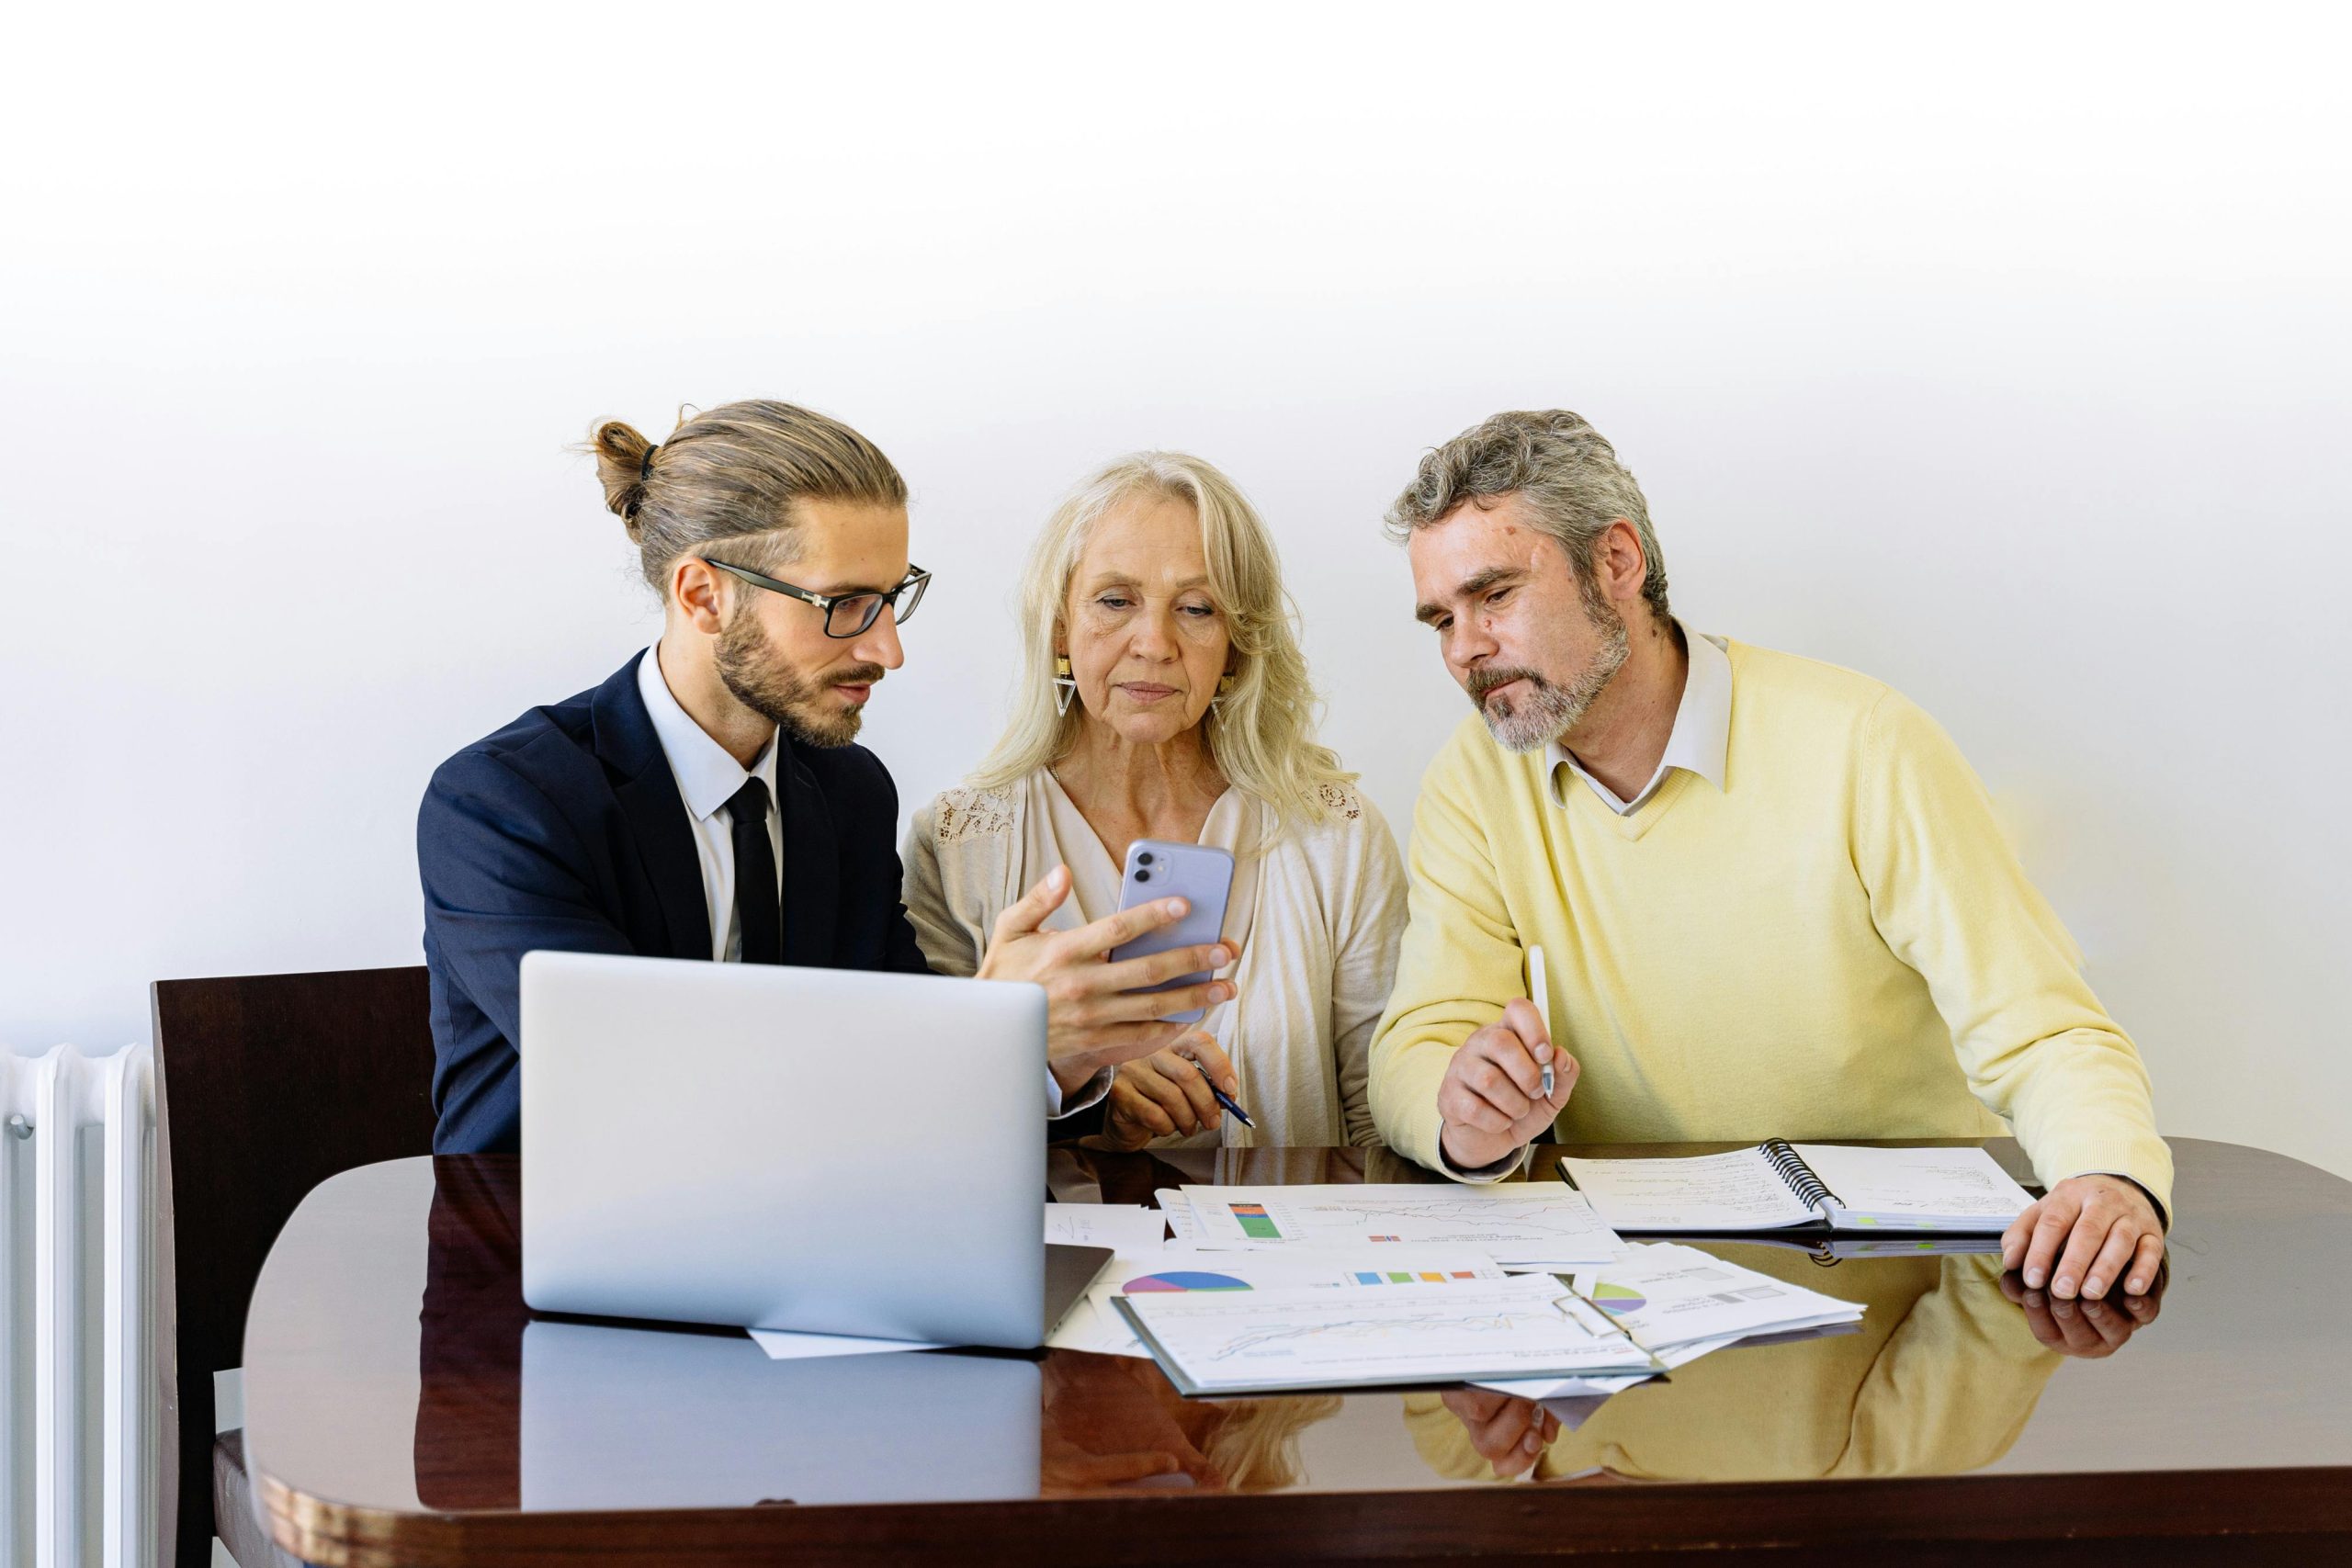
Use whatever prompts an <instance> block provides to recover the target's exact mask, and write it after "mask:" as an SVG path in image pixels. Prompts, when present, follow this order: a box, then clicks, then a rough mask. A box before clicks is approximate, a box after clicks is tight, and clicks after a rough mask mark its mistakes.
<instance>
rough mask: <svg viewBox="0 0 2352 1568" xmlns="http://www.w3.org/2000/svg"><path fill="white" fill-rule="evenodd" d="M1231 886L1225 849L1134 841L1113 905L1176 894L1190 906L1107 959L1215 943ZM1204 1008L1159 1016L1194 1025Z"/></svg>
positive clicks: (1168, 985) (1185, 980) (1176, 983)
mask: <svg viewBox="0 0 2352 1568" xmlns="http://www.w3.org/2000/svg"><path fill="white" fill-rule="evenodd" d="M1232 890H1233V856H1232V855H1230V854H1228V853H1227V852H1225V851H1223V850H1220V849H1217V848H1216V847H1215V846H1213V845H1209V844H1171V843H1169V842H1167V841H1166V840H1160V839H1137V840H1136V841H1135V842H1134V843H1132V844H1129V845H1128V846H1127V866H1126V870H1125V872H1124V873H1122V874H1121V875H1120V877H1119V908H1122V909H1132V908H1135V907H1136V905H1138V904H1148V903H1149V902H1150V901H1151V900H1152V899H1154V898H1166V897H1170V896H1171V895H1172V896H1174V897H1181V898H1182V899H1183V900H1184V901H1185V902H1186V903H1187V904H1189V905H1190V906H1191V908H1189V909H1187V910H1186V912H1185V915H1184V918H1183V919H1181V920H1178V921H1177V922H1176V923H1175V924H1174V925H1172V926H1162V927H1160V928H1159V930H1158V931H1147V932H1145V933H1144V934H1143V935H1142V936H1139V937H1137V938H1136V940H1135V941H1133V942H1125V943H1123V944H1121V945H1120V946H1117V947H1114V948H1113V949H1112V950H1111V953H1110V957H1111V959H1112V961H1113V962H1114V963H1115V962H1117V961H1118V960H1120V959H1122V958H1142V957H1146V956H1148V954H1151V953H1165V952H1167V951H1168V950H1169V949H1170V948H1171V947H1200V946H1203V945H1204V944H1205V943H1208V942H1215V941H1216V939H1217V937H1218V936H1219V935H1220V934H1221V933H1222V932H1223V931H1224V930H1225V900H1226V896H1227V894H1228V893H1230V892H1231V891H1232ZM1209 975H1210V971H1208V970H1206V969H1200V970H1195V971H1194V972H1193V973H1192V974H1190V975H1179V976H1176V977H1175V978H1174V979H1173V980H1162V981H1161V982H1160V983H1159V985H1157V986H1146V987H1143V989H1145V990H1147V991H1167V990H1173V989H1175V988H1177V987H1182V986H1196V985H1198V984H1200V983H1201V982H1202V981H1204V980H1205V979H1207V978H1208V977H1209ZM1205 1011H1206V1009H1205V1008H1194V1009H1193V1010H1192V1011H1190V1012H1170V1013H1162V1014H1161V1015H1160V1016H1161V1017H1162V1018H1163V1019H1165V1020H1166V1021H1169V1022H1170V1023H1198V1022H1200V1021H1201V1014H1202V1013H1204V1012H1205Z"/></svg>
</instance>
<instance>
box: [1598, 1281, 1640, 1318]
mask: <svg viewBox="0 0 2352 1568" xmlns="http://www.w3.org/2000/svg"><path fill="white" fill-rule="evenodd" d="M1592 1304H1593V1305H1595V1306H1597V1307H1599V1308H1600V1310H1601V1311H1603V1312H1605V1313H1608V1314H1611V1316H1622V1315H1623V1314H1626V1313H1629V1312H1639V1311H1641V1310H1642V1309H1643V1308H1644V1307H1645V1306H1647V1305H1649V1304H1650V1302H1649V1298H1648V1297H1647V1296H1645V1295H1644V1294H1642V1292H1639V1291H1637V1290H1634V1288H1633V1287H1632V1286H1630V1285H1612V1284H1611V1283H1610V1282H1609V1281H1608V1280H1602V1281H1601V1282H1600V1284H1598V1285H1595V1286H1594V1287H1593V1288H1592Z"/></svg>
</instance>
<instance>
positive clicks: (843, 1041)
mask: <svg viewBox="0 0 2352 1568" xmlns="http://www.w3.org/2000/svg"><path fill="white" fill-rule="evenodd" d="M522 991H523V1028H522V1034H523V1038H522V1040H521V1042H520V1046H521V1050H522V1055H523V1090H522V1104H523V1299H524V1301H525V1302H526V1303H528V1304H529V1305H530V1306H531V1307H532V1308H533V1309H534V1310H536V1311H539V1312H563V1313H587V1314H597V1315H601V1316H613V1317H638V1318H662V1319H671V1320H676V1321H682V1322H691V1323H716V1324H731V1325H740V1326H743V1327H747V1328H792V1329H801V1330H804V1331H813V1332H820V1333H830V1334H855V1335H866V1336H873V1337H884V1338H896V1339H924V1340H933V1341H937V1342H941V1343H944V1344H951V1345H990V1346H1001V1347H1007V1348H1015V1349H1026V1348H1032V1347H1035V1346H1037V1345H1040V1344H1042V1343H1044V1340H1045V1336H1046V1332H1047V1330H1048V1329H1050V1328H1051V1327H1052V1326H1053V1325H1054V1323H1055V1321H1056V1320H1057V1319H1058V1318H1059V1316H1060V1315H1061V1313H1062V1311H1064V1310H1067V1308H1068V1307H1069V1304H1070V1303H1072V1302H1074V1301H1075V1300H1076V1299H1077V1298H1078V1296H1079V1295H1080V1293H1082V1292H1084V1290H1085V1288H1086V1286H1087V1285H1088V1284H1089V1283H1090V1282H1091V1280H1092V1279H1093V1276H1094V1275H1095V1273H1096V1272H1098V1271H1099V1270H1100V1269H1102V1267H1103V1264H1105V1263H1106V1262H1108V1261H1109V1259H1110V1257H1111V1255H1110V1253H1109V1252H1108V1251H1106V1250H1104V1249H1103V1248H1100V1247H1053V1248H1050V1249H1049V1248H1048V1247H1046V1242H1045V1237H1044V1231H1043V1225H1042V1223H1041V1219H1040V1213H1041V1207H1042V1204H1043V1202H1044V1199H1045V1196H1046V994H1045V992H1044V991H1043V990H1041V989H1040V988H1038V987H1035V986H1027V985H1008V984H1005V983H1002V982H1001V981H985V980H949V979H944V978H940V977H937V976H924V975H884V974H868V973H864V972H860V971H854V970H839V969H795V968H787V967H784V966H781V965H773V964H710V963H701V962H696V961H693V960H688V959H670V958H616V957H607V956H604V955H601V954H594V953H526V954H525V955H524V958H523V967H522ZM1049 1251H1050V1252H1051V1253H1052V1254H1053V1255H1054V1258H1053V1267H1052V1269H1050V1271H1049V1269H1048V1267H1047V1254H1048V1252H1049ZM1049 1297H1050V1299H1049Z"/></svg>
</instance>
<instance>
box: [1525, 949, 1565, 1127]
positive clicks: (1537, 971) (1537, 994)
mask: <svg viewBox="0 0 2352 1568" xmlns="http://www.w3.org/2000/svg"><path fill="white" fill-rule="evenodd" d="M1527 999H1528V1000H1529V1001H1532V1002H1533V1003H1534V1004H1535V1016H1536V1017H1537V1018H1539V1019H1541V1020H1543V1021H1544V1039H1546V1040H1550V1039H1551V1038H1552V987H1549V986H1547V985H1545V984H1544V950H1543V949H1542V948H1540V947H1530V948H1529V949H1528V950H1527ZM1552 1054H1553V1055H1555V1056H1557V1055H1559V1054H1560V1047H1559V1045H1558V1044H1557V1043H1554V1045H1553V1046H1552ZM1551 1098H1552V1064H1551V1063H1549V1062H1546V1063H1544V1099H1546V1100H1549V1099H1551Z"/></svg>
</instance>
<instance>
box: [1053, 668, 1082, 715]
mask: <svg viewBox="0 0 2352 1568" xmlns="http://www.w3.org/2000/svg"><path fill="white" fill-rule="evenodd" d="M1076 695H1078V680H1077V678H1076V677H1075V676H1073V675H1072V674H1071V673H1070V672H1069V654H1067V653H1057V654H1055V655H1054V712H1056V713H1057V714H1062V715H1067V714H1068V713H1069V703H1070V699H1071V698H1072V697H1075V696H1076Z"/></svg>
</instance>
